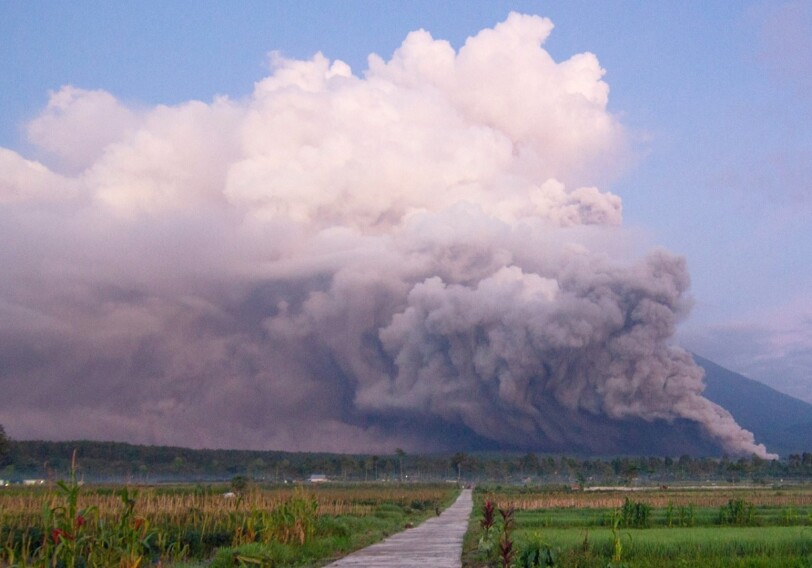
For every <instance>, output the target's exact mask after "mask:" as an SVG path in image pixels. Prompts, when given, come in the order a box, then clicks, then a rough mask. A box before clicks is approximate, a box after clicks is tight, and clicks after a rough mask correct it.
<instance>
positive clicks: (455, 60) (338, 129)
mask: <svg viewBox="0 0 812 568" xmlns="http://www.w3.org/2000/svg"><path fill="white" fill-rule="evenodd" d="M551 30H552V24H551V22H550V21H549V20H546V19H542V18H539V17H534V16H523V15H518V14H511V15H510V16H509V17H508V18H507V20H506V21H505V22H503V23H501V24H499V25H497V26H496V27H495V28H493V29H487V30H483V31H482V32H480V33H479V34H477V35H476V36H475V37H472V38H469V39H468V41H467V42H466V43H465V45H464V46H463V47H462V48H460V49H459V50H458V51H455V50H454V49H453V48H452V47H451V46H450V45H449V44H448V43H447V42H444V41H440V40H435V39H433V38H432V37H431V35H430V34H429V33H427V32H425V31H417V32H414V33H411V34H410V35H409V36H408V37H407V38H406V40H405V41H404V42H403V44H402V45H401V47H400V48H399V49H398V50H397V51H396V52H395V53H394V54H393V55H392V57H391V58H390V59H389V60H384V59H382V58H381V57H378V56H376V55H372V56H370V57H369V64H368V69H367V70H366V71H365V72H364V73H363V75H360V76H359V75H355V74H353V72H352V71H351V69H350V68H349V67H348V66H347V65H346V64H344V63H343V62H341V61H330V60H329V59H327V58H326V57H324V56H323V55H321V54H316V55H315V56H314V57H313V58H312V59H310V60H307V61H294V60H289V59H285V58H284V57H283V56H281V55H279V54H272V56H271V58H272V63H273V73H272V74H271V75H270V76H269V77H267V78H265V79H263V80H261V81H259V82H258V83H257V84H256V87H255V89H254V92H253V94H252V95H251V96H250V97H248V98H246V99H245V100H239V101H235V100H230V99H228V98H225V97H220V98H217V99H215V100H214V101H212V102H211V103H203V102H198V101H190V102H188V103H185V104H181V105H177V106H157V107H154V108H147V109H143V108H141V109H138V108H128V107H127V106H126V105H124V104H122V103H121V102H119V101H118V100H116V98H115V97H113V96H112V95H111V94H109V93H106V92H104V91H86V90H82V89H78V88H75V87H63V88H62V89H61V90H59V91H57V92H55V93H53V94H52V97H51V101H50V103H49V104H48V107H47V108H46V109H45V110H44V111H43V113H42V115H41V116H40V117H38V118H36V119H35V120H34V121H32V122H31V124H30V125H29V127H28V132H29V138H30V141H31V142H32V144H34V145H36V146H37V147H38V148H39V151H40V154H39V156H40V160H39V161H36V160H33V159H30V158H24V157H22V156H20V155H19V154H17V153H16V152H13V151H11V150H7V149H0V238H2V239H3V242H5V243H7V244H8V243H11V244H12V246H6V247H3V248H2V249H0V261H1V262H2V265H3V266H4V270H3V272H2V276H0V361H2V362H3V365H2V366H0V379H2V384H3V397H2V401H0V422H2V423H4V424H5V425H6V426H7V428H8V430H9V432H10V433H12V435H15V436H18V437H46V438H54V437H63V438H70V437H91V438H100V437H101V438H109V437H114V438H119V439H127V440H133V441H140V442H152V443H177V444H190V445H195V446H232V447H261V448H280V449H283V448H284V449H302V450H305V449H324V450H344V451H381V450H386V449H388V450H391V449H392V448H393V447H395V445H399V446H401V447H405V448H408V449H412V450H420V449H438V448H443V447H448V445H449V444H450V443H451V438H449V436H451V435H450V434H448V433H449V432H456V434H454V435H455V436H457V435H459V436H462V438H459V437H458V438H454V439H455V440H456V442H455V443H459V440H460V439H463V440H464V439H465V436H468V435H470V436H471V437H475V438H477V439H479V440H486V441H487V440H490V441H491V442H493V443H495V444H501V445H506V446H511V447H525V448H545V447H551V445H552V446H555V447H572V448H584V447H590V448H593V449H594V448H595V443H596V442H595V441H594V440H590V441H589V443H588V444H587V443H586V442H587V440H586V437H587V436H591V437H593V438H594V432H592V433H591V434H590V433H589V432H587V431H585V430H584V429H583V428H571V427H569V426H570V424H571V423H570V421H573V420H584V419H587V420H588V419H589V417H596V418H598V419H600V420H611V421H618V422H623V421H632V422H633V423H635V424H640V423H645V422H647V421H648V422H651V421H666V422H674V421H688V422H692V423H696V424H698V425H699V426H701V429H702V430H703V431H704V433H705V435H707V436H710V437H712V438H713V439H714V440H715V441H716V442H717V443H718V444H719V445H721V446H722V447H723V448H724V450H725V451H728V452H731V453H734V454H745V455H749V454H751V453H755V454H757V455H760V456H768V455H769V454H767V452H766V450H765V448H764V446H762V445H757V444H756V443H755V442H754V440H753V436H752V435H751V434H750V433H749V432H747V431H744V430H742V429H741V428H740V427H739V426H738V425H737V424H736V423H735V421H734V420H733V419H732V417H731V416H730V415H729V414H728V413H727V412H726V411H724V410H723V409H722V408H720V407H718V406H716V405H715V404H713V403H711V402H710V401H708V400H707V399H705V398H703V397H702V389H703V383H702V373H701V371H700V370H699V368H698V367H697V366H696V365H695V364H694V363H693V361H692V360H691V358H690V356H688V354H686V353H685V352H684V351H683V350H681V349H679V348H678V347H675V346H673V345H672V344H671V338H672V336H673V333H674V330H675V326H676V325H677V323H678V321H679V320H680V319H681V318H682V317H684V316H685V315H686V313H687V311H688V308H689V301H688V299H687V297H686V291H687V288H688V285H689V280H688V275H687V273H686V269H685V264H684V262H683V261H682V260H681V259H680V258H679V257H676V256H674V255H671V254H669V253H668V252H665V251H654V252H651V253H649V254H646V255H644V256H643V257H642V258H640V257H639V256H638V255H636V254H635V253H633V252H632V250H631V249H632V247H631V246H630V244H629V243H630V242H631V241H633V240H634V239H633V235H632V234H631V233H630V232H629V231H627V230H625V229H623V228H622V227H621V226H620V223H621V202H620V199H619V198H618V197H617V196H615V195H613V194H611V193H608V192H606V191H601V190H600V189H598V188H597V186H598V185H601V184H603V183H605V182H606V181H607V180H611V179H614V178H616V177H617V175H618V174H619V171H618V170H619V168H618V167H617V166H616V165H615V164H620V163H623V162H624V159H625V158H626V150H625V147H626V145H625V140H624V132H623V129H622V127H621V126H620V124H619V123H618V121H617V120H616V119H615V117H613V116H612V115H611V114H610V113H609V112H608V111H607V99H608V92H609V89H608V86H607V84H606V83H605V82H604V81H603V80H602V76H603V73H604V72H603V70H602V69H601V68H600V65H599V63H598V60H597V58H596V57H595V56H594V55H592V54H589V53H584V54H579V55H575V56H573V57H572V58H570V59H568V60H566V61H563V62H556V61H554V60H553V59H552V58H551V57H550V55H549V54H548V53H547V52H546V51H545V50H544V49H542V47H541V45H542V44H543V42H544V41H545V39H546V38H547V36H548V34H549V33H550V32H551ZM585 417H586V418H585ZM635 421H636V422H635ZM460 433H461V434H460ZM466 433H467V434H466ZM664 451H667V449H664Z"/></svg>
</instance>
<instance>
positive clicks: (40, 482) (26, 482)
mask: <svg viewBox="0 0 812 568" xmlns="http://www.w3.org/2000/svg"><path fill="white" fill-rule="evenodd" d="M23 485H45V480H44V479H23Z"/></svg>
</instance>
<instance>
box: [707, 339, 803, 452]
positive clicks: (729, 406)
mask: <svg viewBox="0 0 812 568" xmlns="http://www.w3.org/2000/svg"><path fill="white" fill-rule="evenodd" d="M692 355H693V358H694V361H696V363H697V365H699V366H700V367H702V369H704V371H705V385H706V388H705V391H704V393H703V394H704V396H705V397H706V398H707V399H709V400H711V401H712V402H715V403H716V404H718V405H719V406H721V407H722V408H724V409H725V410H727V411H728V412H730V414H732V415H733V418H735V419H736V422H738V423H739V425H740V426H741V427H742V428H745V429H746V430H749V431H750V432H752V433H753V435H755V437H756V441H757V442H759V443H761V444H764V445H765V446H767V449H768V450H769V451H771V452H775V453H777V454H779V455H780V456H781V457H786V456H788V455H789V454H800V453H803V452H808V451H810V449H812V404H809V403H808V402H805V401H803V400H800V399H797V398H795V397H793V396H790V395H788V394H784V393H782V392H780V391H777V390H775V389H774V388H772V387H769V386H767V385H765V384H764V383H760V382H758V381H756V380H753V379H750V378H748V377H746V376H744V375H741V374H739V373H736V372H734V371H731V370H730V369H726V368H725V367H722V366H721V365H719V364H717V363H714V362H713V361H710V360H709V359H705V358H704V357H702V356H700V355H697V354H695V353H693V354H692Z"/></svg>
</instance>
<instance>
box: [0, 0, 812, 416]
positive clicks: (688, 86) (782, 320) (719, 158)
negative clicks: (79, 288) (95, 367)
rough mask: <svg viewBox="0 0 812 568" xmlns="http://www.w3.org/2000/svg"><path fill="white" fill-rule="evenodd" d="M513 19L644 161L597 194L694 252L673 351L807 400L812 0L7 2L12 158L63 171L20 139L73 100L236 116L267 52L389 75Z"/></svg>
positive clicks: (4, 56)
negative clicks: (579, 65) (594, 61)
mask: <svg viewBox="0 0 812 568" xmlns="http://www.w3.org/2000/svg"><path fill="white" fill-rule="evenodd" d="M510 11H517V12H521V13H527V14H537V15H541V16H545V17H548V18H550V19H551V20H552V21H553V23H554V24H555V28H554V30H553V31H552V33H551V35H550V37H549V39H548V40H547V41H546V42H545V43H544V48H545V49H546V50H547V51H549V53H550V54H551V55H552V56H553V58H554V59H555V60H556V61H562V60H565V59H567V58H569V57H571V56H573V55H575V54H577V53H581V52H592V53H594V54H595V55H596V56H597V58H598V60H599V61H600V64H601V67H602V68H603V69H604V70H605V71H606V74H605V75H604V77H603V79H604V81H605V82H606V83H608V85H609V88H610V94H609V104H608V109H609V111H610V112H611V113H612V114H613V115H614V116H615V117H617V118H618V120H619V121H620V122H621V124H622V125H623V126H624V127H625V129H626V131H627V134H628V136H629V139H630V140H631V147H632V152H631V154H630V159H629V160H628V163H627V164H626V165H625V166H624V167H623V168H622V170H621V171H619V172H617V171H615V172H612V174H611V175H609V176H607V178H606V179H602V180H600V181H601V187H600V189H601V190H603V191H611V192H613V193H615V194H617V195H619V196H620V197H621V198H622V201H623V224H624V226H625V227H627V228H628V229H630V230H631V231H633V233H634V234H636V235H637V237H638V238H639V239H640V242H641V247H642V248H643V249H646V250H647V249H650V248H652V247H657V246H661V247H664V248H666V249H668V250H669V251H671V252H673V253H676V254H680V255H683V256H684V257H685V258H686V259H687V263H688V269H689V272H690V274H691V282H692V287H691V294H692V296H693V300H694V308H693V311H692V312H691V315H690V316H689V317H688V318H687V319H686V320H685V321H684V322H683V323H682V324H681V326H680V328H679V333H678V340H679V341H680V343H681V344H682V345H683V346H685V347H687V348H689V349H691V350H694V351H696V352H697V353H699V354H701V355H703V356H706V357H708V358H710V359H713V360H715V361H717V362H718V363H720V364H722V365H725V366H728V367H729V368H732V369H734V370H737V371H740V372H743V373H745V374H747V375H748V376H751V377H752V378H756V379H758V380H761V381H764V382H766V383H768V384H770V385H772V386H774V387H776V388H778V389H780V390H782V391H784V392H787V393H790V394H793V395H795V396H798V397H801V398H804V399H805V400H807V401H810V402H812V295H811V294H810V290H812V262H810V260H811V259H812V181H810V180H812V95H811V94H810V93H812V89H811V88H810V87H812V80H811V79H810V77H812V4H810V3H808V2H762V1H743V2H727V1H702V2H700V1H687V2H677V1H673V2H656V3H655V2H642V1H641V2H632V1H617V2H581V1H574V2H572V1H568V2H543V1H524V2H501V1H487V2H486V1H472V0H466V1H447V2H433V1H432V2H428V1H410V2H391V1H351V2H327V1H323V2H315V1H312V2H306V1H305V2H253V1H243V2H237V3H226V2H211V1H204V2H191V1H179V2H160V1H144V2H138V3H112V2H101V1H100V2H91V1H78V2H70V3H67V2H35V3H31V2H22V1H14V0H10V1H6V2H3V3H0V38H2V39H0V147H4V148H7V149H10V150H13V151H14V152H17V153H19V154H20V155H22V156H24V157H25V158H27V159H30V160H40V161H42V162H43V163H45V164H46V165H48V166H49V167H56V166H54V162H53V159H52V157H49V156H48V155H47V153H44V152H43V151H42V150H41V149H39V148H38V147H37V146H36V145H35V144H32V143H31V142H30V141H28V140H27V139H26V131H25V125H26V124H27V123H28V122H29V121H31V120H33V119H34V118H36V117H37V116H38V115H39V114H40V113H41V112H43V109H44V108H45V107H46V105H47V104H48V97H49V92H53V91H58V90H59V89H60V88H61V87H62V86H64V85H72V86H74V87H77V88H81V89H87V90H104V91H107V92H109V93H111V94H112V95H114V96H115V97H116V99H118V100H119V101H121V102H122V103H123V104H126V105H127V106H129V107H131V108H135V109H138V108H152V107H154V106H155V105H170V106H171V105H178V104H182V103H184V102H186V101H190V100H200V101H204V102H207V103H208V102H211V101H212V100H213V99H214V98H215V97H216V96H218V95H226V96H228V97H229V98H230V99H234V100H240V99H244V98H247V97H249V96H250V95H251V93H252V91H253V89H254V85H255V83H256V82H258V81H260V80H261V79H263V78H264V77H266V76H268V75H269V74H270V72H271V71H270V63H269V53H270V52H271V51H279V52H281V53H282V54H283V56H284V57H286V58H288V59H309V58H310V57H312V56H313V54H314V53H316V52H321V53H323V54H324V55H325V56H326V57H327V58H328V59H330V60H335V59H339V60H342V61H344V62H346V63H348V64H349V65H350V66H351V67H352V70H353V72H354V73H355V74H356V75H362V74H363V72H364V71H365V69H366V67H367V56H368V55H369V54H371V53H376V54H378V55H380V56H381V57H383V58H384V59H388V58H389V57H391V55H392V53H393V52H394V51H395V50H396V49H397V48H398V46H400V44H401V43H402V42H403V40H404V38H405V37H406V35H407V34H408V33H409V32H410V31H413V30H417V29H421V28H422V29H425V30H427V31H428V32H430V33H431V35H432V36H433V37H434V38H435V39H445V40H448V41H449V42H450V43H451V45H452V46H454V47H455V48H459V47H460V46H462V44H463V43H464V41H465V39H466V38H467V37H469V36H472V35H474V34H476V33H477V32H478V31H479V30H481V29H483V28H488V27H492V26H494V25H495V24H497V23H498V22H500V21H502V20H504V19H505V17H506V16H507V14H508V13H509V12H510Z"/></svg>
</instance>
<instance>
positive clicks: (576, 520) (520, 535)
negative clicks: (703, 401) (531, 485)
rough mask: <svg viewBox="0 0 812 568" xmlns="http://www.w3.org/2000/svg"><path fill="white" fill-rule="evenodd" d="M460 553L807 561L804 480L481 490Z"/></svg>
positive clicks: (811, 507) (631, 560)
mask: <svg viewBox="0 0 812 568" xmlns="http://www.w3.org/2000/svg"><path fill="white" fill-rule="evenodd" d="M488 501H490V502H491V503H492V504H493V509H494V511H496V512H495V513H492V514H491V516H492V517H493V520H492V521H485V518H486V517H487V516H488V515H487V513H486V512H485V503H486V502H488ZM500 512H501V514H499V513H500ZM503 515H506V517H503ZM488 524H491V525H492V526H491V527H490V528H486V525H488ZM506 526H507V529H505V527H506ZM506 549H509V550H507V551H506ZM463 560H464V566H465V567H466V568H481V567H503V566H512V567H524V566H559V567H579V568H593V567H594V568H598V567H600V568H606V567H613V568H619V567H620V566H624V567H627V568H655V567H656V568H671V567H688V566H691V567H694V566H696V567H703V568H704V567H709V568H714V567H720V568H721V567H728V566H734V567H736V566H741V567H744V566H747V567H765V568H766V567H770V568H773V567H777V568H781V567H798V568H801V567H805V568H812V487H795V488H779V489H773V488H745V489H742V488H724V487H723V488H718V487H717V488H708V489H701V488H696V489H689V490H686V489H667V488H652V489H650V490H646V491H633V492H630V491H595V492H590V491H556V490H541V489H539V490H538V491H528V490H527V489H521V490H518V489H511V488H506V489H502V488H500V489H491V490H489V489H487V488H480V489H478V490H477V492H476V494H475V512H474V515H473V516H472V519H471V523H470V525H469V533H468V535H466V544H465V550H464V554H463Z"/></svg>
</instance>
